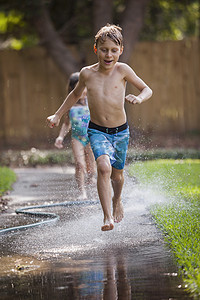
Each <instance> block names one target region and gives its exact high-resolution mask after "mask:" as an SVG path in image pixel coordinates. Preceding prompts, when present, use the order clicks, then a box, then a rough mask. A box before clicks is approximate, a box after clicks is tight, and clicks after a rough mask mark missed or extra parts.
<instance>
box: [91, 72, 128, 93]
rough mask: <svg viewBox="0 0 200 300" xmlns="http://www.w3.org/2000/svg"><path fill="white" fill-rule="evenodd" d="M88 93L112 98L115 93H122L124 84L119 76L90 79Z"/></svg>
mask: <svg viewBox="0 0 200 300" xmlns="http://www.w3.org/2000/svg"><path fill="white" fill-rule="evenodd" d="M87 90H88V93H92V94H93V93H95V94H96V95H101V96H112V95H114V94H115V93H116V92H117V93H119V92H120V91H121V92H123V90H124V82H123V80H122V79H121V78H120V77H119V76H107V77H105V76H104V77H102V76H96V77H93V78H92V77H91V78H90V80H89V81H88V84H87Z"/></svg>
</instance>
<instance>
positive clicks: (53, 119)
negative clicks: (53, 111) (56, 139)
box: [47, 115, 60, 128]
mask: <svg viewBox="0 0 200 300" xmlns="http://www.w3.org/2000/svg"><path fill="white" fill-rule="evenodd" d="M59 123H60V118H59V117H58V116H57V115H52V116H49V117H48V118H47V125H48V126H49V127H50V128H53V127H54V126H58V125H59Z"/></svg>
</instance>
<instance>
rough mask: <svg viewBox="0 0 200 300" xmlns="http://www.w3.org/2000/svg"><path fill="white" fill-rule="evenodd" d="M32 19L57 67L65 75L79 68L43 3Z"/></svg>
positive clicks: (42, 42)
mask: <svg viewBox="0 0 200 300" xmlns="http://www.w3.org/2000/svg"><path fill="white" fill-rule="evenodd" d="M32 21H33V23H34V27H35V29H36V31H37V33H38V35H39V37H40V42H41V44H42V46H43V47H45V48H46V50H47V52H48V53H49V55H50V56H51V57H52V58H53V59H54V61H55V62H56V64H57V65H58V67H59V68H60V69H61V70H62V71H63V72H64V73H65V74H66V75H67V77H68V76H69V75H70V74H71V73H73V72H77V70H79V69H80V66H79V64H78V63H77V61H76V59H75V58H74V57H73V55H72V53H71V51H70V50H69V49H68V48H67V47H66V46H65V44H64V43H63V42H62V40H61V38H60V36H59V35H58V33H57V32H56V30H55V28H54V26H53V24H52V22H51V19H50V17H49V13H48V11H47V9H46V7H45V6H44V5H42V4H41V10H40V13H39V14H35V16H34V19H33V20H32Z"/></svg>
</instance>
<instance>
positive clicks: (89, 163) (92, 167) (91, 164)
mask: <svg viewBox="0 0 200 300" xmlns="http://www.w3.org/2000/svg"><path fill="white" fill-rule="evenodd" d="M84 150H85V162H86V170H87V176H88V178H87V179H88V180H87V181H88V183H89V184H95V183H96V178H95V175H96V163H95V159H94V154H93V152H92V149H91V146H90V144H87V146H85V148H84Z"/></svg>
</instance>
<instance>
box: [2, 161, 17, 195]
mask: <svg viewBox="0 0 200 300" xmlns="http://www.w3.org/2000/svg"><path fill="white" fill-rule="evenodd" d="M15 181H16V175H15V173H14V172H13V171H12V170H11V169H9V168H7V167H0V197H1V196H2V195H3V194H4V193H5V192H6V191H8V190H10V189H11V188H12V184H13V182H15Z"/></svg>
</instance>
